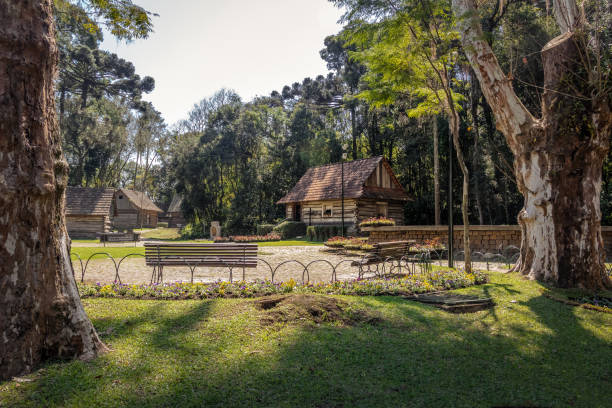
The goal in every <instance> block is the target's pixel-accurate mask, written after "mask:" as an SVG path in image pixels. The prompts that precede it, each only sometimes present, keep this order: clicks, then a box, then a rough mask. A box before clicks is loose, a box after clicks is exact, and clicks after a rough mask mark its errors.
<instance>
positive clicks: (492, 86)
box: [453, 0, 536, 154]
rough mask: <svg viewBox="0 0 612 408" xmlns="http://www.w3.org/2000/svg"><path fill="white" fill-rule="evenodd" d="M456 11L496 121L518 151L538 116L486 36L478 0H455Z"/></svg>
mask: <svg viewBox="0 0 612 408" xmlns="http://www.w3.org/2000/svg"><path fill="white" fill-rule="evenodd" d="M453 12H454V13H455V16H456V17H457V28H458V30H459V33H460V34H461V41H462V44H463V49H464V52H465V54H466V56H467V58H468V61H469V62H470V65H471V66H472V68H473V70H474V72H475V73H476V76H477V77H478V81H479V83H480V87H481V89H482V93H483V94H484V96H485V98H486V99H487V102H488V103H489V106H491V109H492V111H493V113H494V114H495V118H496V119H497V120H496V121H495V125H496V127H497V129H498V130H499V131H500V132H502V133H503V134H504V136H506V139H507V141H508V144H509V145H510V147H511V149H512V150H513V152H514V153H515V154H516V153H518V151H517V150H516V148H517V147H518V145H519V144H520V143H519V140H518V139H519V137H520V136H521V135H524V134H526V133H527V132H526V131H527V130H528V129H529V128H531V127H532V126H533V125H534V124H535V123H536V119H535V118H534V117H533V116H532V115H531V113H530V112H529V111H528V110H527V108H525V106H524V105H523V103H522V102H521V101H520V99H519V98H518V96H517V95H516V93H515V92H514V89H513V88H512V83H511V81H510V80H509V79H508V78H506V75H505V74H504V72H503V71H502V69H501V67H500V66H499V63H498V62H497V58H496V57H495V54H493V50H492V49H491V46H490V45H489V44H488V43H487V41H486V40H485V36H484V34H483V32H482V26H481V23H480V17H479V16H478V12H477V11H476V5H475V3H474V0H453Z"/></svg>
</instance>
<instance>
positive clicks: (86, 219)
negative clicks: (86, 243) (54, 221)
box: [66, 215, 111, 239]
mask: <svg viewBox="0 0 612 408" xmlns="http://www.w3.org/2000/svg"><path fill="white" fill-rule="evenodd" d="M66 229H67V230H68V235H69V236H70V238H72V239H91V238H96V236H97V234H99V233H102V232H109V231H110V229H111V222H110V218H109V217H108V216H106V215H66Z"/></svg>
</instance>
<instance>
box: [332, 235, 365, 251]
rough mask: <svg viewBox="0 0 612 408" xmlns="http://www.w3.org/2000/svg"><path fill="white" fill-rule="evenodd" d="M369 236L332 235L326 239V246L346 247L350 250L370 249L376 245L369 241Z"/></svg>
mask: <svg viewBox="0 0 612 408" xmlns="http://www.w3.org/2000/svg"><path fill="white" fill-rule="evenodd" d="M366 241H367V238H355V237H349V238H345V237H331V238H330V239H328V240H327V241H325V244H324V245H325V246H327V247H330V248H344V249H350V250H362V251H369V250H371V249H373V248H374V247H373V246H372V245H370V244H368V243H367V242H366Z"/></svg>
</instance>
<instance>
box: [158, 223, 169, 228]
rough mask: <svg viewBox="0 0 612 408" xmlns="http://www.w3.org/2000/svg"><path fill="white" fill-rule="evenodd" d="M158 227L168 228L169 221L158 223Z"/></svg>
mask: <svg viewBox="0 0 612 408" xmlns="http://www.w3.org/2000/svg"><path fill="white" fill-rule="evenodd" d="M157 227H158V228H168V223H167V222H158V223H157Z"/></svg>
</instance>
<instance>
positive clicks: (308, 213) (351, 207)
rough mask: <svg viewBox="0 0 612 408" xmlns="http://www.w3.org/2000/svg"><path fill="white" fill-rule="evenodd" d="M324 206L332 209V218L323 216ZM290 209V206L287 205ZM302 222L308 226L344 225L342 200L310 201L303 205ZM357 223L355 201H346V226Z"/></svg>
mask: <svg viewBox="0 0 612 408" xmlns="http://www.w3.org/2000/svg"><path fill="white" fill-rule="evenodd" d="M323 204H325V205H330V206H331V207H332V216H331V217H324V216H323ZM287 206H288V207H289V206H290V205H287ZM301 206H302V221H303V222H304V223H305V224H306V225H309V224H311V225H324V224H329V225H340V224H342V200H330V201H309V202H304V203H301ZM354 223H355V200H353V199H345V200H344V224H345V225H346V224H354Z"/></svg>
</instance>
